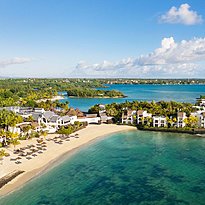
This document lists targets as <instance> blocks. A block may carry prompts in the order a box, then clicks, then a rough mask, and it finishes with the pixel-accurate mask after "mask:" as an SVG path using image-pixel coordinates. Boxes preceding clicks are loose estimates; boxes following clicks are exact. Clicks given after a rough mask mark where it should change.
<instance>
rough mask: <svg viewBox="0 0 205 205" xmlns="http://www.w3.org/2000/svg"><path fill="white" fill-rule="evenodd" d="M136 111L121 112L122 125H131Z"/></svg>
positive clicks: (126, 110)
mask: <svg viewBox="0 0 205 205" xmlns="http://www.w3.org/2000/svg"><path fill="white" fill-rule="evenodd" d="M135 114H136V110H129V109H125V110H123V112H122V124H133V123H134V116H135Z"/></svg>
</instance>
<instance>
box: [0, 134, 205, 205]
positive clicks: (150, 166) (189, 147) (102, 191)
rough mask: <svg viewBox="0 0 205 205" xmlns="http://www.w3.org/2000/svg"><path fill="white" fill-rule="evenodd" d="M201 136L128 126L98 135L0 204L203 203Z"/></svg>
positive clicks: (203, 147) (204, 158)
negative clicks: (136, 128)
mask: <svg viewBox="0 0 205 205" xmlns="http://www.w3.org/2000/svg"><path fill="white" fill-rule="evenodd" d="M204 204H205V138H199V137H194V136H190V135H186V134H171V133H170V134H169V133H158V132H143V131H131V132H124V133H120V134H119V133H118V134H115V135H112V136H109V137H106V138H104V139H99V140H98V141H96V142H93V143H92V144H90V145H87V146H86V147H83V148H82V149H80V150H79V151H77V152H76V153H75V154H74V155H72V156H71V157H68V158H67V159H65V160H64V161H63V162H62V163H61V164H59V165H58V166H55V167H53V168H52V169H51V170H49V171H48V172H46V173H44V174H43V175H41V176H39V177H38V178H36V179H34V180H32V181H30V182H29V183H27V184H26V185H25V186H24V187H23V188H21V189H20V190H17V191H16V192H14V193H12V194H10V195H8V196H7V197H5V198H1V199H0V205H204Z"/></svg>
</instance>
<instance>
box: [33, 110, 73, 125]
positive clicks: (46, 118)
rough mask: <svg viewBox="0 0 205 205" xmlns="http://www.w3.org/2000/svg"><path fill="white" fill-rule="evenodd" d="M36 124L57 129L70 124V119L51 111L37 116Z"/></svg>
mask: <svg viewBox="0 0 205 205" xmlns="http://www.w3.org/2000/svg"><path fill="white" fill-rule="evenodd" d="M34 116H35V115H34ZM38 123H39V124H41V123H43V124H45V125H46V126H52V127H56V128H58V127H60V126H66V125H69V124H71V118H70V117H69V116H62V117H61V116H59V115H57V114H55V113H54V112H52V111H45V112H44V113H43V114H39V117H38Z"/></svg>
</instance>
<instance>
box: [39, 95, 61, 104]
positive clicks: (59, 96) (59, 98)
mask: <svg viewBox="0 0 205 205" xmlns="http://www.w3.org/2000/svg"><path fill="white" fill-rule="evenodd" d="M63 99H65V97H64V96H63V95H57V96H54V97H52V98H46V99H39V100H36V102H37V103H40V102H46V101H47V100H50V101H52V102H53V101H56V100H63Z"/></svg>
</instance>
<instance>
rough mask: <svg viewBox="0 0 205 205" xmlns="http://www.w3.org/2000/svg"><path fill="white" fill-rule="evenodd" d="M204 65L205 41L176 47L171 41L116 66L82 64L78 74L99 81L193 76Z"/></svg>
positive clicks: (163, 41)
mask: <svg viewBox="0 0 205 205" xmlns="http://www.w3.org/2000/svg"><path fill="white" fill-rule="evenodd" d="M201 62H205V38H194V39H192V40H189V41H186V40H182V41H181V42H179V43H176V42H175V41H174V38H173V37H170V38H164V39H162V41H161V47H160V48H157V49H155V50H154V51H153V52H151V53H149V54H147V55H141V56H139V57H136V58H127V59H122V60H120V61H119V62H114V63H113V62H109V61H103V62H102V63H98V64H91V65H89V64H86V63H85V62H81V63H79V64H78V65H77V66H76V72H78V71H79V72H84V73H86V74H87V75H89V76H92V75H93V76H99V77H100V76H103V77H105V76H106V77H107V76H110V77H112V76H113V77H121V76H124V77H128V76H133V77H141V76H149V77H154V76H170V77H171V76H175V75H176V76H179V75H180V76H190V75H194V74H195V73H196V72H197V70H198V67H199V66H198V65H199V63H201Z"/></svg>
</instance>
